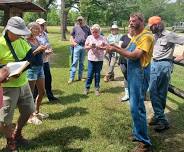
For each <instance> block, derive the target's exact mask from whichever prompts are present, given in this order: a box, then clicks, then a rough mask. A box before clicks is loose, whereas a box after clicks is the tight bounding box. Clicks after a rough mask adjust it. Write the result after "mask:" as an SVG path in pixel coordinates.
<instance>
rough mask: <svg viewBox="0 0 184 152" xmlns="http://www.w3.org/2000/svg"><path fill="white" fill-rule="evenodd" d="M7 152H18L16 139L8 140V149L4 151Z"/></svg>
mask: <svg viewBox="0 0 184 152" xmlns="http://www.w3.org/2000/svg"><path fill="white" fill-rule="evenodd" d="M4 151H6V152H18V149H17V146H16V141H15V140H14V138H7V145H6V148H5V149H4Z"/></svg>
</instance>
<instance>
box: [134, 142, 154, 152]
mask: <svg viewBox="0 0 184 152" xmlns="http://www.w3.org/2000/svg"><path fill="white" fill-rule="evenodd" d="M132 152H152V148H151V145H148V144H144V143H142V142H139V143H138V145H137V146H136V147H135V148H134V149H133V150H132Z"/></svg>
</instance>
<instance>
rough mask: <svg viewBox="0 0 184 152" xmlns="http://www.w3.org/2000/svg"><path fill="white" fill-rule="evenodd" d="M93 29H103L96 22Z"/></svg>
mask: <svg viewBox="0 0 184 152" xmlns="http://www.w3.org/2000/svg"><path fill="white" fill-rule="evenodd" d="M91 30H98V31H101V28H100V25H98V24H94V25H93V26H92V27H91Z"/></svg>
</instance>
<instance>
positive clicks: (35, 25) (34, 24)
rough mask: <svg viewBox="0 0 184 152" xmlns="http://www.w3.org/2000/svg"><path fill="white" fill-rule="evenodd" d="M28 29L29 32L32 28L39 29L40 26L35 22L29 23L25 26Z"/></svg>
mask: <svg viewBox="0 0 184 152" xmlns="http://www.w3.org/2000/svg"><path fill="white" fill-rule="evenodd" d="M27 27H28V29H29V30H31V29H32V28H34V27H40V24H38V23H37V22H31V23H29V24H28V25H27Z"/></svg>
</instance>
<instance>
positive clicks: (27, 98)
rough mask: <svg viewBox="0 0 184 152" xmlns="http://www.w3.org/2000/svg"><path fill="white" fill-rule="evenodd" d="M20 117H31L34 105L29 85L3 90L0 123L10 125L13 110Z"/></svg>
mask: <svg viewBox="0 0 184 152" xmlns="http://www.w3.org/2000/svg"><path fill="white" fill-rule="evenodd" d="M16 107H18V109H19V112H20V115H22V116H26V117H27V115H31V114H32V113H33V112H34V111H35V105H34V100H33V96H32V93H31V89H30V87H29V84H28V83H27V84H26V85H24V86H22V87H18V88H3V107H2V108H1V109H0V122H1V123H4V124H6V125H9V124H11V123H12V120H13V116H14V111H15V108H16Z"/></svg>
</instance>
